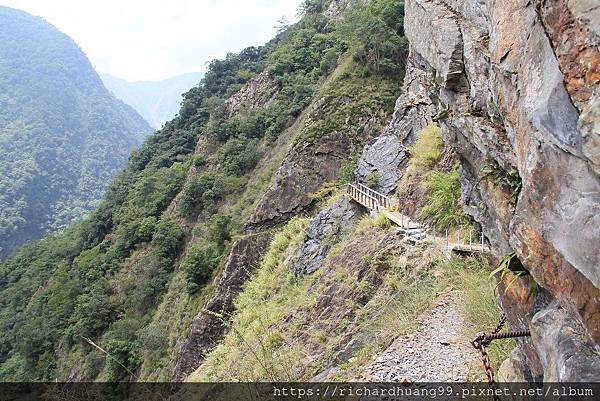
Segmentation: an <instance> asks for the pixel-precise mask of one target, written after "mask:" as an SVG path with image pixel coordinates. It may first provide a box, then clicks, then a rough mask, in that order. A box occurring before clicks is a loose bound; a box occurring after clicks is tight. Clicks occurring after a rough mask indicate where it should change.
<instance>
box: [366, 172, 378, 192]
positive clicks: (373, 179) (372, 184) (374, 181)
mask: <svg viewBox="0 0 600 401" xmlns="http://www.w3.org/2000/svg"><path fill="white" fill-rule="evenodd" d="M380 179H381V174H379V171H377V170H374V171H371V172H370V173H369V174H368V175H367V177H366V178H365V184H366V185H367V186H368V187H369V188H371V189H373V188H377V186H378V185H379V180H380Z"/></svg>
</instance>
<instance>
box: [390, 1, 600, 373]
mask: <svg viewBox="0 0 600 401" xmlns="http://www.w3.org/2000/svg"><path fill="white" fill-rule="evenodd" d="M592 3H596V2H593V1H567V0H553V1H543V0H538V1H533V2H532V1H526V0H502V1H499V0H489V1H474V0H462V1H461V0H407V1H406V16H405V30H406V35H407V37H408V39H409V42H410V56H409V65H410V66H411V68H413V69H417V70H419V71H418V72H415V71H412V72H411V73H410V74H407V77H406V81H405V87H407V88H409V89H408V92H407V93H405V95H404V96H403V98H402V99H403V100H402V101H399V107H397V113H396V115H397V116H400V117H399V118H396V121H395V122H394V123H393V124H392V126H395V127H396V131H400V132H401V133H400V134H399V135H400V136H401V137H404V138H409V137H410V136H412V135H414V133H415V132H417V130H416V129H415V126H416V127H417V128H419V127H422V126H423V125H424V122H425V121H423V120H424V119H427V118H436V119H437V120H438V123H439V124H440V126H441V127H442V131H443V136H444V140H445V141H446V143H447V144H448V145H450V146H451V147H452V148H453V149H454V151H455V152H456V153H457V155H458V156H459V158H460V161H461V167H462V168H461V184H462V186H463V198H464V201H465V203H466V204H467V205H468V207H467V212H468V213H469V214H471V215H472V216H473V217H474V218H475V220H476V221H478V222H479V223H481V225H482V227H483V231H484V233H485V235H486V237H487V238H488V239H489V241H490V243H491V245H492V249H493V250H494V253H495V256H496V258H497V259H498V260H500V259H502V258H503V257H504V256H505V255H507V254H508V253H510V252H512V251H514V252H516V255H517V257H518V259H519V261H520V262H521V263H522V264H523V266H524V267H525V269H527V271H528V272H529V273H530V274H531V278H532V279H533V280H534V281H535V282H537V283H538V284H539V285H540V286H541V291H540V292H539V293H540V294H544V296H543V297H542V296H541V295H538V299H537V300H536V302H525V301H524V299H526V298H527V297H525V298H522V299H516V298H513V299H511V298H510V296H509V295H510V294H511V293H514V291H506V292H504V294H503V303H504V304H505V305H506V306H507V308H508V309H509V313H510V316H509V318H510V319H509V320H510V323H511V324H512V325H513V326H516V327H520V326H521V325H522V324H529V325H530V326H531V329H532V332H534V333H550V332H551V333H553V334H552V335H551V336H550V335H537V336H536V335H534V336H533V337H532V340H531V341H532V344H530V345H531V346H532V349H533V350H534V351H535V352H532V353H529V356H528V358H529V361H528V362H527V364H528V366H529V368H530V369H531V372H530V373H531V377H534V378H535V377H541V376H542V375H543V376H544V377H545V378H546V379H550V380H554V379H558V380H573V379H577V378H579V379H581V380H584V379H589V378H590V377H595V378H596V379H600V372H599V371H598V370H597V369H596V370H595V371H594V370H593V369H594V368H593V366H597V365H595V363H596V362H593V363H592V361H598V360H600V353H599V351H598V350H599V349H598V345H597V344H598V343H599V342H600V252H599V251H598V250H599V249H600V174H599V169H598V167H599V165H598V161H599V160H600V159H599V158H598V157H599V155H600V131H599V130H598V127H599V124H600V115H599V112H598V103H599V100H598V94H599V93H598V92H599V87H600V85H599V83H600V74H599V65H600V63H599V60H600V58H599V53H598V43H599V32H598V26H599V22H600V10H599V9H598V8H597V5H596V7H594V6H593V4H592ZM415 77H417V78H415ZM409 98H413V99H414V102H415V103H416V104H418V105H422V106H424V107H427V108H428V110H427V111H428V112H429V113H430V114H429V117H427V116H425V115H424V114H423V113H422V111H423V107H421V108H420V111H421V113H418V114H417V116H413V117H412V118H408V117H409V115H407V109H406V108H404V107H403V105H405V104H406V103H407V99H409ZM418 110H419V108H416V109H415V108H414V107H413V108H409V109H408V113H409V114H410V113H411V112H412V113H416V111H418ZM415 117H416V118H415ZM413 121H414V122H413ZM533 280H531V281H532V282H534V281H533ZM525 290H527V288H526V289H525ZM519 304H520V305H519ZM509 305H513V306H515V305H517V306H519V307H514V308H509ZM555 310H560V311H562V312H560V313H559V312H556V311H555ZM551 311H555V312H551ZM534 315H535V316H534ZM564 327H568V329H563V328H564ZM567 343H570V344H571V345H569V346H555V345H556V344H563V345H564V344H567ZM574 347H575V348H574ZM578 347H579V348H578ZM573 349H580V350H581V351H580V354H581V355H585V356H586V358H587V359H586V358H584V359H585V361H587V362H585V363H584V361H583V360H582V359H581V358H579V359H578V358H569V357H567V356H568V354H569V352H570V351H569V350H571V351H572V350H573ZM559 371H562V372H566V371H568V372H570V373H569V374H565V375H557V373H556V372H559ZM590 375H591V376H590Z"/></svg>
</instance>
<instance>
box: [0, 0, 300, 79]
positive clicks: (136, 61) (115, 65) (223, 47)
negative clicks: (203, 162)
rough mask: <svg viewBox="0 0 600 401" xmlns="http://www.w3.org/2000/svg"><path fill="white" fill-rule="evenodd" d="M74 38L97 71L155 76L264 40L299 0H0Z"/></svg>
mask: <svg viewBox="0 0 600 401" xmlns="http://www.w3.org/2000/svg"><path fill="white" fill-rule="evenodd" d="M0 4H1V5H5V6H8V7H14V8H18V9H21V10H24V11H27V12H29V13H31V14H34V15H39V16H41V17H43V18H45V19H46V20H47V21H49V22H50V23H52V24H53V25H55V26H56V27H57V28H58V29H60V30H61V31H62V32H64V33H66V34H67V35H69V36H70V37H71V38H73V39H74V40H75V41H76V42H77V43H78V44H79V46H80V47H81V48H82V49H83V50H84V51H85V53H86V54H87V56H88V57H89V58H90V60H91V61H92V63H93V64H94V65H95V67H96V69H97V70H98V71H102V72H108V73H110V74H113V75H116V76H118V77H122V78H125V79H129V80H159V79H163V78H167V77H170V76H173V75H177V74H181V73H185V72H192V71H202V70H204V69H205V68H206V67H205V65H206V63H207V62H208V61H210V60H211V59H213V58H215V57H223V56H224V55H225V54H227V53H228V52H235V51H239V50H241V49H243V48H244V47H247V46H256V45H261V44H264V43H266V42H267V41H268V40H269V39H271V38H272V37H273V35H274V34H275V29H274V27H275V25H276V23H277V21H278V20H279V19H280V18H281V17H282V16H287V18H288V19H294V18H295V15H296V11H297V9H298V5H299V4H300V1H299V0H169V1H168V0H51V1H48V0H0Z"/></svg>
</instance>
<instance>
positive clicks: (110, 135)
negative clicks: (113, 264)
mask: <svg viewBox="0 0 600 401" xmlns="http://www.w3.org/2000/svg"><path fill="white" fill-rule="evenodd" d="M150 130H151V129H150V127H149V126H148V124H147V123H146V122H145V121H144V120H143V119H142V118H141V117H140V116H139V115H138V114H137V113H136V112H135V111H134V110H133V109H131V108H130V107H129V106H127V105H125V104H124V103H122V102H121V101H119V100H117V99H116V98H114V97H113V96H112V95H111V94H110V93H109V92H108V91H107V90H106V89H105V88H104V85H103V84H102V81H101V80H100V78H99V77H98V75H97V74H96V72H95V71H94V70H93V68H92V65H91V64H90V62H89V61H88V60H87V58H86V57H85V55H84V54H83V52H82V51H81V50H80V49H79V47H78V46H77V45H76V44H75V43H74V42H73V41H72V40H71V39H70V38H69V37H67V36H66V35H64V34H62V33H61V32H59V31H58V30H57V29H56V28H54V27H53V26H52V25H50V24H48V23H47V22H46V21H44V20H43V19H41V18H38V17H33V16H31V15H29V14H27V13H25V12H22V11H18V10H14V9H10V8H6V7H0V257H1V256H3V255H6V254H8V253H9V252H10V251H11V250H12V249H13V248H14V247H15V246H18V245H20V244H23V243H24V242H26V241H28V240H31V239H37V238H40V237H41V236H42V235H44V234H45V233H47V232H53V231H56V230H59V229H61V228H64V227H65V226H66V225H67V224H68V223H70V222H71V221H74V220H76V219H78V218H80V217H82V216H83V215H85V214H86V213H88V212H89V211H90V210H92V209H93V208H94V207H96V206H97V205H98V201H99V200H100V199H101V198H102V196H103V194H104V192H105V190H106V188H107V185H108V183H109V182H110V180H111V178H112V177H113V176H114V175H115V174H116V173H117V172H118V171H119V170H120V169H121V168H122V166H123V164H124V163H125V161H126V160H127V156H128V154H129V152H130V150H131V149H133V148H134V147H136V146H138V145H139V144H140V143H141V141H142V139H143V138H144V135H145V134H147V133H149V132H150Z"/></svg>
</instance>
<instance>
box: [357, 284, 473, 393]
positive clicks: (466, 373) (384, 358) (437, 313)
mask: <svg viewBox="0 0 600 401" xmlns="http://www.w3.org/2000/svg"><path fill="white" fill-rule="evenodd" d="M416 325H417V329H416V330H415V331H414V332H412V333H409V334H407V335H404V336H401V337H398V338H397V339H396V340H394V342H393V343H392V344H391V345H390V346H389V347H388V348H387V349H386V350H385V351H383V352H382V353H381V354H380V355H379V356H378V357H377V359H376V360H375V361H374V362H373V363H372V364H371V365H370V366H368V367H367V368H366V373H365V375H364V377H363V380H366V381H381V382H440V381H444V382H454V381H480V380H483V373H482V369H481V367H480V361H479V359H478V357H477V355H478V354H477V352H476V351H475V349H474V348H473V346H472V345H471V344H470V339H469V338H468V336H467V334H466V330H465V328H466V325H467V322H466V318H465V314H464V310H463V305H462V302H461V299H460V294H459V293H456V292H452V291H451V292H448V293H446V294H444V295H442V296H440V297H439V298H438V300H437V302H436V303H435V304H434V306H433V308H431V309H429V310H428V311H426V312H425V313H423V314H422V315H421V317H420V318H419V319H418V321H417V322H416Z"/></svg>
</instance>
